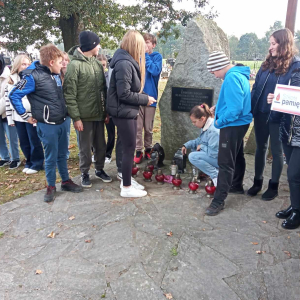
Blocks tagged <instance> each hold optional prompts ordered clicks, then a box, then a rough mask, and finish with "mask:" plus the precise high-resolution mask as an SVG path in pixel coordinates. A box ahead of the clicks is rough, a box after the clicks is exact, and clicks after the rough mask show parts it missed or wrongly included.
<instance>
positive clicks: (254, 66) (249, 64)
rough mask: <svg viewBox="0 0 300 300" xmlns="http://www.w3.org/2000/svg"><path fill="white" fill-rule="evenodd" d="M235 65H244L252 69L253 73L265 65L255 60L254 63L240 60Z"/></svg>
mask: <svg viewBox="0 0 300 300" xmlns="http://www.w3.org/2000/svg"><path fill="white" fill-rule="evenodd" d="M235 63H236V64H237V63H240V64H243V65H245V66H247V67H249V68H250V70H251V71H256V72H257V71H258V70H259V68H260V66H261V64H262V63H263V61H262V60H261V61H259V60H254V61H251V60H248V61H240V60H236V61H235Z"/></svg>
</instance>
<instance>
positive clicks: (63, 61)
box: [61, 54, 69, 69]
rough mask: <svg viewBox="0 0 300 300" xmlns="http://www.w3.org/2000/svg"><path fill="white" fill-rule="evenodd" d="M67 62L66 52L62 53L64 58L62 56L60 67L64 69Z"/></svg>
mask: <svg viewBox="0 0 300 300" xmlns="http://www.w3.org/2000/svg"><path fill="white" fill-rule="evenodd" d="M68 63H69V57H68V55H67V54H65V55H64V58H63V60H62V62H61V67H62V69H66V68H67V65H68Z"/></svg>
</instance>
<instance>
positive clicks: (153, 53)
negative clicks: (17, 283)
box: [148, 52, 161, 57]
mask: <svg viewBox="0 0 300 300" xmlns="http://www.w3.org/2000/svg"><path fill="white" fill-rule="evenodd" d="M148 55H149V56H151V57H156V56H161V54H160V53H159V52H152V53H151V54H148Z"/></svg>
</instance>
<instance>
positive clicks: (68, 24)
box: [59, 13, 80, 52]
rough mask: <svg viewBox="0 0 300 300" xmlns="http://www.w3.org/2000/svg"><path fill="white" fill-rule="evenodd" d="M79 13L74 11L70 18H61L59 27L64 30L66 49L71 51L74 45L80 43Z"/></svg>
mask: <svg viewBox="0 0 300 300" xmlns="http://www.w3.org/2000/svg"><path fill="white" fill-rule="evenodd" d="M78 25H79V15H78V14H76V13H74V14H73V15H71V16H70V17H69V18H68V19H64V18H60V19H59V27H60V29H61V32H62V38H63V42H64V48H65V51H66V52H67V51H69V50H70V49H71V48H72V47H73V46H75V45H78V44H79V40H78V36H79V32H80V30H79V28H78Z"/></svg>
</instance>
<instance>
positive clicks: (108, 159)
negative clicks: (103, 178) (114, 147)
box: [105, 156, 111, 164]
mask: <svg viewBox="0 0 300 300" xmlns="http://www.w3.org/2000/svg"><path fill="white" fill-rule="evenodd" d="M110 162H111V157H107V156H106V157H105V163H106V164H110Z"/></svg>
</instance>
